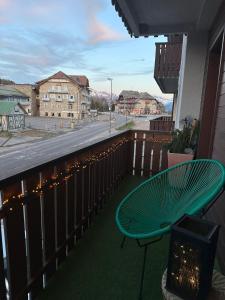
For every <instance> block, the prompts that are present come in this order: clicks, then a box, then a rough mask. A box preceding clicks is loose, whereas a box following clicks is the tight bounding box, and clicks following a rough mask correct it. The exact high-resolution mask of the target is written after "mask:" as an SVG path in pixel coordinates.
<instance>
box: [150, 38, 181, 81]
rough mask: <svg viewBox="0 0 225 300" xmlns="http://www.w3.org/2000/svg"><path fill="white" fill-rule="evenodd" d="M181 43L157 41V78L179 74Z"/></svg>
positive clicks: (155, 74)
mask: <svg viewBox="0 0 225 300" xmlns="http://www.w3.org/2000/svg"><path fill="white" fill-rule="evenodd" d="M181 49H182V44H181V43H168V42H167V43H156V56H155V73H154V76H155V77H157V78H162V77H163V78H164V77H166V78H170V77H177V78H178V76H179V71H180V62H181Z"/></svg>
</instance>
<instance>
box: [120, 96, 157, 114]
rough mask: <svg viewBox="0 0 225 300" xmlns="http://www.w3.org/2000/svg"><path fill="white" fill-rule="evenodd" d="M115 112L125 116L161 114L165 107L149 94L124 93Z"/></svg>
mask: <svg viewBox="0 0 225 300" xmlns="http://www.w3.org/2000/svg"><path fill="white" fill-rule="evenodd" d="M115 111H116V112H118V113H121V114H125V115H126V114H128V115H144V114H145V115H146V114H160V113H162V112H163V107H162V105H160V103H159V102H158V101H157V100H156V99H155V98H154V97H153V96H151V95H149V94H148V93H139V92H137V91H122V92H121V93H120V95H119V98H118V100H117V102H116V104H115Z"/></svg>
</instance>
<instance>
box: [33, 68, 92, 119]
mask: <svg viewBox="0 0 225 300" xmlns="http://www.w3.org/2000/svg"><path fill="white" fill-rule="evenodd" d="M37 86H38V91H39V102H40V116H45V117H59V118H61V117H62V118H74V119H83V118H85V117H87V115H88V110H89V109H90V101H89V90H88V87H89V81H88V79H87V77H86V76H78V75H66V74H65V73H63V72H61V71H59V72H57V73H56V74H54V75H52V76H50V77H48V78H46V79H43V80H41V81H38V82H37Z"/></svg>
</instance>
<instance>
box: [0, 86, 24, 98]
mask: <svg viewBox="0 0 225 300" xmlns="http://www.w3.org/2000/svg"><path fill="white" fill-rule="evenodd" d="M0 96H8V97H10V96H17V97H25V98H28V96H27V95H25V94H24V93H22V92H20V91H18V90H17V89H16V88H14V87H12V86H8V85H0Z"/></svg>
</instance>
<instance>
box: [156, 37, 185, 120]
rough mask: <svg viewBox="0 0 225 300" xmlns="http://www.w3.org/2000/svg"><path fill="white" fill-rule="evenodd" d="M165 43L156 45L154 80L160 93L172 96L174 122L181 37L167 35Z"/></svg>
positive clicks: (174, 118)
mask: <svg viewBox="0 0 225 300" xmlns="http://www.w3.org/2000/svg"><path fill="white" fill-rule="evenodd" d="M167 39H168V41H167V42H166V43H156V51H155V69H154V78H155V80H156V82H157V84H158V86H159V88H160V89H161V91H162V93H165V94H173V108H172V119H173V121H175V120H176V110H177V95H178V86H179V85H178V81H179V75H180V65H181V53H182V41H183V35H182V34H176V35H172V34H171V35H168V37H167Z"/></svg>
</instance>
